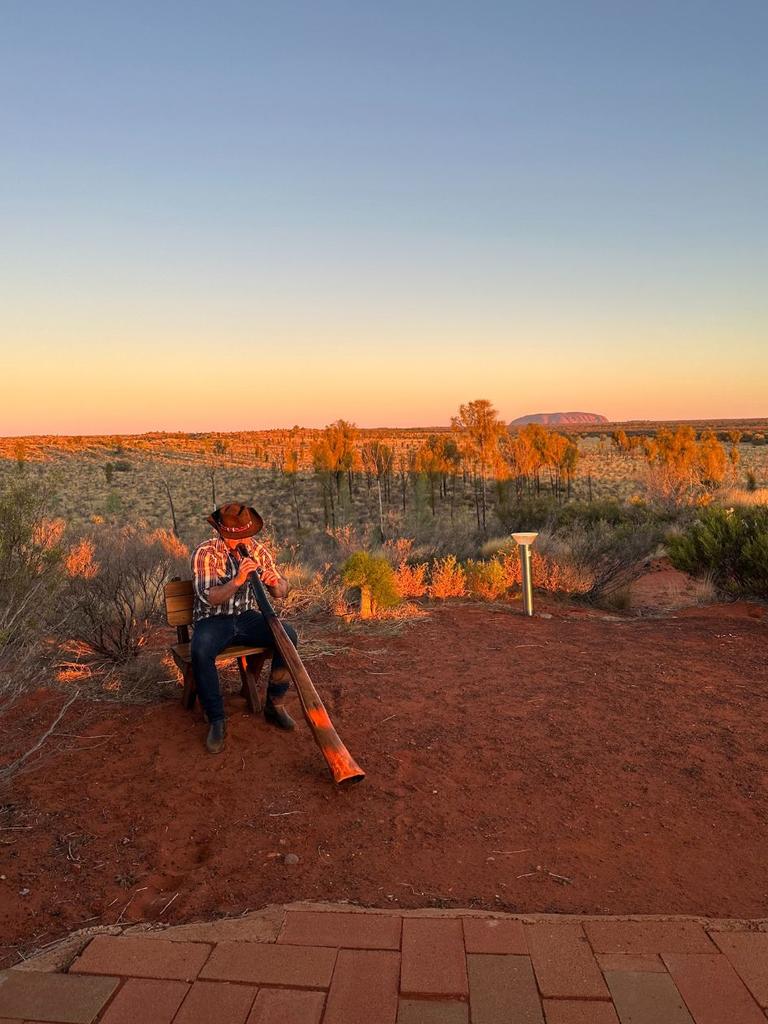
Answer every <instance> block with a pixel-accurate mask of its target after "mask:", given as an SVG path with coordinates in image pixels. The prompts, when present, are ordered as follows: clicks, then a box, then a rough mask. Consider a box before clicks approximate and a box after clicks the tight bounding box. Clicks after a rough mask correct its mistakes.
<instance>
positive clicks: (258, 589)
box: [237, 544, 365, 785]
mask: <svg viewBox="0 0 768 1024" xmlns="http://www.w3.org/2000/svg"><path fill="white" fill-rule="evenodd" d="M237 553H238V554H239V555H240V556H241V557H244V558H248V557H250V555H249V554H248V550H247V548H246V547H245V545H244V544H241V545H238V547H237ZM248 582H249V583H250V584H251V586H252V587H253V592H254V595H255V597H256V603H257V604H258V606H259V611H260V612H261V614H262V615H263V616H264V618H265V619H266V622H267V625H268V626H269V628H270V631H271V633H272V637H273V639H274V641H275V647H277V649H278V650H279V651H280V653H281V654H282V656H283V661H284V662H285V666H286V668H287V669H288V672H289V673H290V676H291V679H292V680H293V682H294V685H295V687H296V692H297V693H298V695H299V701H300V703H301V710H302V711H303V712H304V717H305V718H306V720H307V725H308V726H309V728H310V731H311V733H312V735H313V736H314V738H315V742H316V743H317V745H318V747H319V748H320V753H321V754H322V755H323V757H324V758H325V761H326V764H327V765H328V768H329V770H330V773H331V775H332V776H333V781H334V782H335V783H337V784H338V785H351V784H352V783H353V782H361V781H362V780H363V779H364V778H365V772H364V771H363V770H362V768H361V767H360V765H358V763H357V762H356V761H355V759H354V758H353V757H352V755H351V754H350V752H349V751H348V750H347V748H346V747H345V746H344V744H343V743H342V742H341V739H340V737H339V734H338V733H337V732H336V730H335V729H334V727H333V722H331V719H330V716H329V715H328V712H327V711H326V710H325V705H324V704H323V702H322V700H321V699H320V695H319V694H318V692H317V690H316V689H315V685H314V683H313V682H312V680H311V679H310V678H309V672H307V670H306V669H305V668H304V664H303V662H302V660H301V658H300V657H299V653H298V651H297V650H296V648H295V647H294V646H293V643H292V641H291V638H290V637H289V636H288V634H287V633H286V632H285V629H284V628H283V624H282V622H281V621H280V619H279V618H278V617H277V614H276V612H275V609H274V608H273V607H272V604H271V602H270V600H269V597H268V596H267V592H266V590H265V589H264V584H263V583H262V582H261V577H260V576H259V574H258V573H257V572H252V573H251V574H250V576H249V577H248Z"/></svg>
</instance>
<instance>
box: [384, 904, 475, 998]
mask: <svg viewBox="0 0 768 1024" xmlns="http://www.w3.org/2000/svg"><path fill="white" fill-rule="evenodd" d="M402 948H403V963H402V972H401V979H400V989H401V992H402V994H403V995H404V996H409V995H432V996H466V995H467V991H468V988H467V966H466V961H465V956H464V932H463V930H462V927H461V921H460V920H458V919H452V918H426V917H406V918H404V920H403V947H402Z"/></svg>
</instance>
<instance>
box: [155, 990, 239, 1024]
mask: <svg viewBox="0 0 768 1024" xmlns="http://www.w3.org/2000/svg"><path fill="white" fill-rule="evenodd" d="M255 998H256V989H255V988H254V987H253V986H251V985H233V984H232V983H231V982H228V981H196V982H195V984H194V985H193V986H192V988H191V989H190V990H189V992H188V993H187V998H186V999H185V1000H184V1002H183V1003H182V1006H181V1009H180V1010H179V1012H178V1014H177V1015H176V1017H174V1019H173V1024H211V1022H212V1021H215V1022H216V1024H245V1020H246V1017H247V1016H248V1012H249V1010H250V1009H251V1007H252V1006H253V1001H254V999H255Z"/></svg>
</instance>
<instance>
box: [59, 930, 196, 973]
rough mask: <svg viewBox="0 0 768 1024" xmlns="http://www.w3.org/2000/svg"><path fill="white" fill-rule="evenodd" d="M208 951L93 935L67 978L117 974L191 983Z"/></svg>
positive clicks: (178, 944)
mask: <svg viewBox="0 0 768 1024" xmlns="http://www.w3.org/2000/svg"><path fill="white" fill-rule="evenodd" d="M210 950H211V947H210V946H207V945H205V944H204V943H200V942H165V941H163V940H162V939H143V938H140V937H139V936H134V935H97V936H96V938H95V939H91V941H90V942H89V943H88V945H87V946H86V947H85V949H84V950H83V952H82V953H81V955H80V956H79V957H78V958H77V960H75V962H74V964H73V965H72V967H70V969H69V970H70V974H112V975H115V974H119V975H121V976H122V977H125V978H157V979H161V980H168V981H194V979H195V978H196V977H197V975H198V972H199V971H200V968H201V967H202V966H203V964H204V963H205V961H206V960H207V959H208V954H209V953H210Z"/></svg>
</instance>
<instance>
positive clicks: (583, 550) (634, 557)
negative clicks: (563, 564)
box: [561, 520, 663, 601]
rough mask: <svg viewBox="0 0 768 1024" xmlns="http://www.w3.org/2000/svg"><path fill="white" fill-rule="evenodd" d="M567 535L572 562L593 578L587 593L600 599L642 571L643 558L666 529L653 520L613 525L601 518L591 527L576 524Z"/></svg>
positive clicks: (646, 557) (648, 554)
mask: <svg viewBox="0 0 768 1024" xmlns="http://www.w3.org/2000/svg"><path fill="white" fill-rule="evenodd" d="M566 536H567V545H568V548H569V549H570V560H571V564H572V565H573V566H574V567H575V568H576V569H578V570H579V571H580V572H582V573H584V575H585V577H588V578H591V585H590V586H589V589H588V590H586V591H584V596H585V597H586V598H587V599H588V600H590V601H600V600H602V599H604V598H605V597H607V596H608V595H610V594H612V593H614V592H615V591H617V590H621V589H622V588H623V587H626V586H628V584H629V583H631V582H632V580H633V579H635V577H637V576H638V575H639V573H640V571H641V568H642V565H643V562H644V561H646V560H647V559H648V558H649V557H650V556H651V555H652V554H653V552H654V551H655V550H656V548H657V547H658V546H659V543H660V541H661V540H662V538H663V532H662V531H661V529H660V528H659V527H658V526H656V525H651V524H645V525H641V526H635V525H630V524H627V523H623V524H621V525H618V526H613V525H611V524H610V523H607V522H605V521H604V520H600V521H598V522H597V523H595V524H594V525H593V526H591V527H589V528H585V527H583V526H580V527H573V528H572V529H571V530H570V531H568V533H567V535H566ZM562 539H563V537H562V535H561V540H562Z"/></svg>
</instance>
